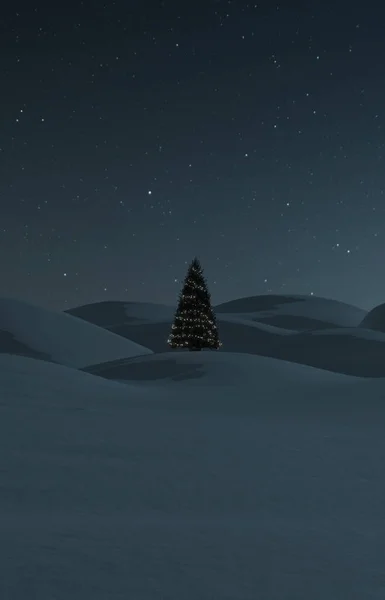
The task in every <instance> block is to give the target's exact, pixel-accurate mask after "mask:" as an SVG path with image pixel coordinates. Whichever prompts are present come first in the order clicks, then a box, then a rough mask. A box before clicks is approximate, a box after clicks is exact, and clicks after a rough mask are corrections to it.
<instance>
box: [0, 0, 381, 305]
mask: <svg viewBox="0 0 385 600" xmlns="http://www.w3.org/2000/svg"><path fill="white" fill-rule="evenodd" d="M377 5H378V7H377V8H373V10H372V9H371V8H370V2H365V3H362V2H361V3H351V2H341V1H340V2H339V1H338V0H337V1H336V2H325V1H312V0H309V1H306V0H303V1H301V0H297V1H291V0H285V1H284V2H282V3H280V4H276V3H275V2H273V0H269V1H268V2H266V1H263V2H258V3H255V4H254V3H248V2H244V1H242V0H239V1H236V0H233V1H232V2H228V1H225V0H204V1H202V0H194V2H187V0H186V1H185V2H184V1H182V0H164V1H163V2H162V1H155V0H147V1H146V0H116V1H115V2H110V1H108V0H105V1H104V2H100V1H99V0H92V1H91V0H90V1H89V2H75V1H73V0H66V2H36V3H33V2H28V3H27V2H24V3H21V4H18V3H17V2H15V3H7V5H6V7H2V14H1V19H0V73H1V79H0V81H1V84H0V85H1V88H0V92H1V94H0V105H1V119H0V170H1V177H0V210H1V224H0V244H1V252H0V260H1V295H2V296H14V297H18V298H21V299H25V300H27V301H32V302H34V303H36V304H40V305H42V306H46V307H50V308H54V309H60V310H61V309H65V308H70V307H73V306H77V305H80V304H84V303H88V302H97V301H101V300H111V299H115V300H139V301H152V302H163V303H167V304H175V303H176V298H177V295H178V293H179V290H180V287H181V281H182V280H183V278H184V276H185V274H186V270H187V264H188V263H189V262H190V261H191V260H192V258H193V257H194V256H195V255H198V257H199V258H200V260H201V262H202V266H203V268H204V272H205V276H206V278H207V280H208V284H209V288H210V291H211V294H212V299H213V302H214V303H219V302H222V301H226V300H230V299H234V298H238V297H242V296H251V295H258V294H264V293H298V294H314V295H320V296H325V297H330V298H335V299H337V300H343V301H346V302H351V303H353V304H357V305H359V306H362V307H364V308H371V307H372V306H374V305H375V304H378V303H380V302H384V301H385V194H384V190H385V169H384V167H385V146H384V143H385V114H384V110H385V108H384V107H385V35H384V28H383V23H384V17H385V14H384V11H385V8H381V7H379V5H380V3H377ZM373 6H375V5H374V4H373Z"/></svg>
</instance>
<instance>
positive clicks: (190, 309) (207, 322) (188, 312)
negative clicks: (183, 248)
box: [168, 258, 222, 350]
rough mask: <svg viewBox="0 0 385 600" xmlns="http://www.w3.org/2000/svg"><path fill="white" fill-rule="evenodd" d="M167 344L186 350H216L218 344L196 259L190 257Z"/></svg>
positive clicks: (209, 300)
mask: <svg viewBox="0 0 385 600" xmlns="http://www.w3.org/2000/svg"><path fill="white" fill-rule="evenodd" d="M168 344H169V345H170V346H171V348H188V349H189V350H202V348H210V349H211V350H216V349H218V348H219V347H220V346H221V345H222V344H221V342H220V341H219V338H218V329H217V324H216V320H215V315H214V312H213V309H212V308H211V299H210V294H209V291H208V289H207V284H206V281H205V278H204V276H203V270H202V267H201V264H200V262H199V260H198V259H197V258H194V260H193V261H192V263H191V265H190V266H189V269H188V271H187V275H186V278H185V280H184V284H183V288H182V291H181V294H180V296H179V303H178V308H177V310H176V313H175V318H174V324H173V326H172V329H171V334H170V336H169V339H168Z"/></svg>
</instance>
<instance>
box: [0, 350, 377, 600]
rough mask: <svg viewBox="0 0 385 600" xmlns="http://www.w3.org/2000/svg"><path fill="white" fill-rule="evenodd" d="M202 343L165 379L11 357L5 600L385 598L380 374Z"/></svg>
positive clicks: (4, 403)
mask: <svg viewBox="0 0 385 600" xmlns="http://www.w3.org/2000/svg"><path fill="white" fill-rule="evenodd" d="M192 354H194V356H192ZM192 354H190V355H187V356H190V357H191V359H190V358H186V359H184V360H185V361H188V360H191V361H195V362H196V361H197V360H198V357H197V353H192ZM199 354H200V355H201V356H200V360H201V361H203V367H202V368H203V376H202V377H201V378H200V379H199V385H198V384H193V382H192V381H189V380H187V379H185V380H179V381H177V382H173V381H168V383H166V382H163V383H161V384H159V388H158V389H156V387H154V386H155V384H154V382H153V381H152V382H151V383H149V384H147V383H146V382H143V381H142V382H140V383H139V382H137V383H135V384H134V383H133V382H131V383H128V384H127V385H120V384H117V383H115V382H112V381H106V380H102V379H99V378H97V377H95V376H92V375H89V374H86V373H81V372H77V371H75V370H71V369H68V368H66V367H62V366H59V365H53V364H48V363H44V362H42V361H35V360H32V359H26V358H20V357H9V356H6V355H3V356H0V389H1V398H0V444H1V452H0V477H1V478H0V485H1V487H0V598H1V599H2V600H21V599H23V600H24V599H27V598H28V599H31V600H32V599H33V600H35V599H36V600H64V599H65V600H67V599H69V598H71V600H86V599H88V598H90V599H92V600H106V599H109V600H110V599H111V600H115V599H130V600H131V599H132V600H155V599H157V600H158V599H162V600H163V599H165V600H166V599H167V600H190V599H191V600H196V599H198V598H199V599H202V600H209V599H210V600H225V599H229V600H230V599H231V600H235V599H236V600H257V599H258V600H259V599H261V600H309V599H311V600H325V599H332V600H340V599H341V600H342V599H343V600H345V599H349V600H372V599H373V600H374V599H376V600H380V599H381V600H383V598H384V597H385V567H384V561H383V557H384V554H385V478H384V461H385V436H384V431H383V429H384V425H383V424H384V416H385V410H384V402H385V381H384V380H381V379H377V380H375V381H372V380H359V379H354V378H350V377H345V376H342V375H336V374H333V373H327V372H326V373H325V372H321V371H317V370H313V369H311V368H307V367H302V366H300V365H291V364H288V363H285V362H283V361H282V362H280V361H274V360H273V359H266V358H261V357H258V356H250V357H247V361H245V362H242V357H241V356H240V355H231V354H230V353H228V354H227V355H226V356H227V358H226V359H223V358H220V360H221V361H222V360H227V361H228V362H227V363H226V362H223V363H222V368H223V369H225V370H226V371H229V372H230V371H231V368H230V367H231V363H233V369H232V371H231V373H232V374H233V375H232V377H233V378H234V380H233V382H232V385H227V387H226V389H225V388H224V386H221V385H220V380H218V386H217V387H216V386H213V385H212V383H213V381H214V380H215V379H216V378H219V377H220V365H219V363H218V360H219V359H218V360H217V359H215V358H213V357H214V356H216V354H215V353H214V354H213V353H199ZM218 356H219V355H218ZM148 360H149V362H151V361H156V359H155V358H152V357H151V358H149V359H148ZM210 361H211V362H210ZM215 361H217V362H215ZM214 367H215V368H214ZM218 369H219V370H218ZM237 374H238V375H237ZM236 376H238V380H237V379H236ZM206 379H207V381H206V383H207V385H206V383H205V380H206Z"/></svg>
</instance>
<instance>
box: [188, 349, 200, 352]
mask: <svg viewBox="0 0 385 600" xmlns="http://www.w3.org/2000/svg"><path fill="white" fill-rule="evenodd" d="M189 350H190V352H200V351H201V350H202V348H189Z"/></svg>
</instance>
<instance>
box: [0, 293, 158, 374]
mask: <svg viewBox="0 0 385 600" xmlns="http://www.w3.org/2000/svg"><path fill="white" fill-rule="evenodd" d="M0 352H1V353H12V354H20V355H24V356H29V357H32V358H41V359H43V360H49V361H53V362H57V363H60V364H63V365H67V366H71V367H75V368H81V367H85V366H87V365H92V364H94V363H96V362H102V361H108V360H114V359H117V358H123V357H127V356H139V355H141V354H151V350H149V349H148V348H144V347H142V346H140V345H138V344H136V343H135V342H132V341H130V340H127V339H124V338H122V337H121V336H118V335H115V334H113V333H111V332H109V331H106V330H105V329H103V328H101V327H96V326H95V325H92V324H91V323H87V322H86V321H83V320H81V319H77V318H76V317H73V316H71V315H69V314H66V313H62V312H54V311H50V310H47V309H44V308H40V307H38V306H33V305H32V304H29V303H27V302H22V301H21V300H16V299H12V298H0Z"/></svg>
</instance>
